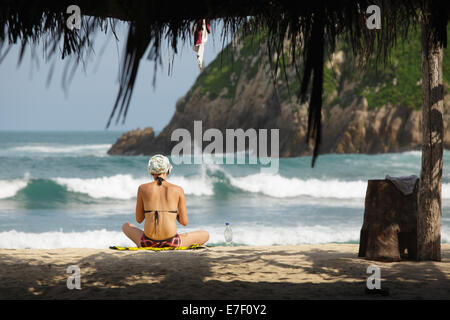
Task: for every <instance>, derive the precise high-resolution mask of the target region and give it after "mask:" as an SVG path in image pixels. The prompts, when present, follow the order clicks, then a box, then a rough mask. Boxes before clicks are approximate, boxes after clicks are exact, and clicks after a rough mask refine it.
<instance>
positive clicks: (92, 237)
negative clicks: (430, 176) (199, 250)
mask: <svg viewBox="0 0 450 320" xmlns="http://www.w3.org/2000/svg"><path fill="white" fill-rule="evenodd" d="M199 229H203V230H208V231H209V232H210V240H209V241H208V243H209V244H211V245H222V244H223V243H224V236H223V231H224V228H221V227H211V226H200V227H198V228H196V229H192V228H182V229H179V230H178V232H180V233H183V232H190V231H194V230H199ZM358 239H359V229H356V228H355V229H354V230H353V229H351V228H347V229H343V228H331V227H325V226H312V227H305V226H297V227H269V226H264V227H258V226H250V225H248V226H241V227H236V226H233V242H235V243H237V244H241V245H256V246H268V245H278V244H288V245H289V244H290V245H296V244H302V243H310V244H314V243H328V242H348V241H358ZM111 245H119V246H134V244H133V242H131V240H129V239H128V238H127V237H126V236H125V235H124V234H123V233H122V232H120V231H107V230H105V229H101V230H89V231H84V232H64V231H62V230H61V231H52V232H42V233H28V232H19V231H16V230H10V231H3V232H0V248H8V249H24V248H31V249H55V248H98V249H102V248H103V249H104V248H108V247H109V246H111Z"/></svg>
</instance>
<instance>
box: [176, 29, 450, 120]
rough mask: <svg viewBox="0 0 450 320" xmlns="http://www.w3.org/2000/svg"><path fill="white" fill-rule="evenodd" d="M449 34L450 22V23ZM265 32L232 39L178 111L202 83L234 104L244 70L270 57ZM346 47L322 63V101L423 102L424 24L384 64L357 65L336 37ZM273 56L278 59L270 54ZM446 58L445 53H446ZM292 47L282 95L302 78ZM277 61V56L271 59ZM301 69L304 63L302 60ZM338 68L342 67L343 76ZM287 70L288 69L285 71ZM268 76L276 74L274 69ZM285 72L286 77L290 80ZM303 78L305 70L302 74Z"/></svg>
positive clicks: (447, 75) (249, 72) (282, 69)
mask: <svg viewBox="0 0 450 320" xmlns="http://www.w3.org/2000/svg"><path fill="white" fill-rule="evenodd" d="M449 34H450V27H449ZM264 36H265V34H263V33H261V34H258V35H256V36H247V37H245V38H244V39H242V41H240V42H238V43H237V48H234V47H233V45H232V44H229V45H228V46H227V47H226V48H225V49H224V50H222V51H221V52H220V53H219V55H218V56H217V57H216V58H215V59H214V60H213V61H212V62H211V63H210V64H209V65H208V66H207V67H206V68H205V69H204V70H203V71H202V72H201V74H200V75H199V77H198V78H197V80H196V82H195V84H194V86H193V87H192V88H191V90H190V91H189V92H188V94H187V95H186V97H185V98H184V99H183V101H182V102H180V103H179V104H178V105H177V111H178V112H183V111H184V107H185V104H186V103H187V101H189V98H190V97H191V95H192V94H193V93H194V92H195V91H196V90H197V89H198V90H199V92H200V94H201V95H207V96H208V98H209V99H210V100H214V99H216V98H217V97H219V96H220V97H221V98H223V99H229V100H230V103H231V104H232V103H233V101H234V99H235V96H236V89H237V84H238V81H239V79H240V78H241V77H242V76H245V79H246V80H247V81H251V80H252V79H254V77H255V76H256V75H257V74H258V72H259V71H260V70H261V68H264V67H265V65H266V64H267V63H268V61H267V52H266V51H265V50H262V49H261V47H260V46H259V42H260V41H262V44H264ZM339 50H342V51H343V53H344V60H343V63H341V64H340V65H338V66H333V67H332V66H331V64H330V63H329V62H330V61H329V58H327V59H326V61H325V63H324V83H323V91H324V92H323V93H324V105H325V107H327V106H328V107H332V106H334V105H336V104H338V105H339V106H341V107H342V108H345V107H346V106H347V105H348V104H349V103H351V101H352V100H353V99H354V98H355V97H359V98H362V97H365V98H366V99H367V102H368V106H369V108H371V109H376V108H380V107H382V106H384V105H387V104H391V105H403V106H407V107H409V108H413V109H419V108H421V104H422V87H421V75H422V74H421V34H420V28H419V29H418V30H416V31H415V32H411V33H410V34H409V36H408V39H407V40H406V41H403V42H401V43H398V44H397V46H396V47H395V48H393V49H392V50H391V52H390V55H389V57H388V60H387V61H386V64H383V63H382V62H381V63H380V62H379V63H378V66H377V67H376V66H375V63H374V60H371V61H370V62H369V64H368V65H367V66H364V68H363V69H362V70H360V69H358V66H357V63H356V61H355V58H354V57H353V55H352V50H351V47H350V45H349V44H347V43H345V42H342V41H340V42H338V45H337V48H336V52H338V51H339ZM449 54H450V48H448V49H445V50H444V57H446V56H448V55H449ZM271 59H274V58H273V57H271ZM444 59H445V58H444ZM291 60H292V59H291V57H290V52H289V51H287V52H285V53H283V55H282V56H281V57H280V59H279V73H278V76H277V79H276V80H277V82H278V83H280V81H281V83H282V84H281V87H280V88H279V89H280V90H279V91H278V92H279V93H280V98H281V99H282V100H288V99H290V96H293V95H297V94H298V91H299V90H300V85H301V79H299V77H297V76H295V72H294V70H293V69H294V67H293V66H292V65H291ZM273 62H275V60H274V61H273ZM298 65H299V70H300V73H301V69H302V63H301V61H299V62H298ZM336 68H338V69H339V76H338V75H337V72H336ZM285 73H286V74H285ZM267 77H272V75H271V74H270V73H268V74H267ZM286 77H287V78H288V83H286ZM300 78H301V74H300ZM443 78H444V82H446V85H447V83H448V81H449V80H450V64H448V63H447V64H445V63H443ZM349 83H351V87H352V89H351V90H350V91H349V90H347V91H346V96H345V95H344V96H343V95H340V94H339V93H340V91H342V89H343V85H344V84H347V86H348V84H349Z"/></svg>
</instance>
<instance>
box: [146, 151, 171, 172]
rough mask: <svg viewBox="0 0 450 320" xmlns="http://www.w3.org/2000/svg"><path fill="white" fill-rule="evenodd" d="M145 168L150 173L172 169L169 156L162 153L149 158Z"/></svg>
mask: <svg viewBox="0 0 450 320" xmlns="http://www.w3.org/2000/svg"><path fill="white" fill-rule="evenodd" d="M147 169H148V172H149V173H150V174H161V173H166V172H167V171H170V170H172V165H171V164H170V161H169V158H167V157H166V156H163V155H162V154H157V155H154V156H153V157H151V158H150V160H149V161H148V166H147Z"/></svg>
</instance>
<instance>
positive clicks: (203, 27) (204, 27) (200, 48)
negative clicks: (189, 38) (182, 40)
mask: <svg viewBox="0 0 450 320" xmlns="http://www.w3.org/2000/svg"><path fill="white" fill-rule="evenodd" d="M192 29H193V30H192V31H193V33H194V51H195V52H197V62H198V67H199V68H200V70H202V68H203V53H204V51H205V43H206V42H207V41H208V33H209V32H210V28H209V22H207V21H206V20H205V19H202V20H200V21H197V22H196V23H194V26H193V28H192Z"/></svg>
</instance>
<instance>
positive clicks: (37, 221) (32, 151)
mask: <svg viewBox="0 0 450 320" xmlns="http://www.w3.org/2000/svg"><path fill="white" fill-rule="evenodd" d="M120 135H121V133H120V132H108V131H105V132H0V248H60V247H92V248H105V247H108V246H109V245H132V243H131V241H130V240H128V239H127V238H126V237H125V236H124V235H123V234H122V233H121V226H122V224H123V223H124V222H126V221H130V222H135V217H134V209H135V201H136V198H135V195H136V191H137V188H138V186H139V185H140V184H141V183H145V182H147V181H149V180H150V177H149V175H148V173H147V170H146V166H147V161H148V157H147V156H134V157H127V156H108V155H107V154H106V151H107V150H108V149H109V147H110V146H111V144H112V143H114V142H115V141H116V139H117V138H118V137H119V136H120ZM420 161H421V154H420V152H417V151H411V152H405V153H395V154H394V153H392V154H380V155H359V154H348V155H335V154H331V155H321V156H320V157H319V159H318V160H317V162H316V167H315V168H311V158H310V157H298V158H282V159H280V163H279V172H278V173H277V174H274V175H270V174H264V173H261V170H260V167H259V166H258V165H250V164H245V165H237V164H235V165H217V164H202V165H187V164H184V165H175V166H174V170H173V173H172V174H171V176H169V180H170V181H171V182H173V183H175V184H178V185H180V186H182V187H183V188H184V190H185V193H186V195H187V207H188V214H189V225H188V226H187V227H183V226H179V230H178V231H179V232H187V231H192V230H196V229H205V230H208V231H209V232H210V235H211V238H210V242H209V243H210V244H212V245H223V243H224V237H223V231H224V229H225V222H230V224H231V226H232V229H233V236H234V239H233V240H234V242H235V243H237V244H242V245H277V244H301V243H329V242H345V243H358V241H359V231H360V228H361V225H362V220H363V213H364V197H365V191H366V186H367V180H368V179H382V178H384V177H385V176H386V174H389V175H391V176H405V175H411V174H416V175H419V174H420ZM448 163H450V153H449V152H448V151H445V153H444V175H443V189H442V197H443V219H442V239H443V242H449V239H450V214H449V211H450V175H449V172H450V171H449V170H447V168H448ZM141 226H142V225H141Z"/></svg>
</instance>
